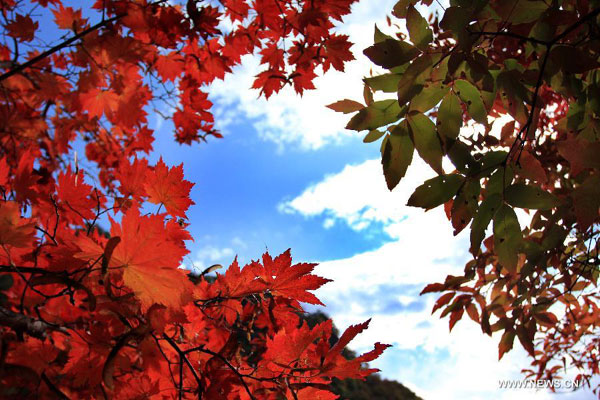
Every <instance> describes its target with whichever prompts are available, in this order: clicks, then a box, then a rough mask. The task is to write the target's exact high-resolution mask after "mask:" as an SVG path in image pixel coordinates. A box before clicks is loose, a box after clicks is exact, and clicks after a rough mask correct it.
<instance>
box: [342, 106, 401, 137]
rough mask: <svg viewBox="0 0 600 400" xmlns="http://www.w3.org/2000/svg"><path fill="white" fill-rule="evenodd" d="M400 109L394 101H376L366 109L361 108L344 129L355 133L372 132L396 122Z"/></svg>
mask: <svg viewBox="0 0 600 400" xmlns="http://www.w3.org/2000/svg"><path fill="white" fill-rule="evenodd" d="M400 113H401V109H400V105H399V104H398V102H397V101H396V100H394V99H390V100H381V101H376V102H374V103H373V104H371V105H370V106H368V107H365V108H363V109H362V110H360V111H359V112H358V114H356V115H355V116H354V117H352V119H351V120H350V122H348V125H346V129H352V130H355V131H362V130H373V129H377V128H379V127H382V126H385V125H388V124H391V123H392V122H396V121H397V120H398V118H399V116H400Z"/></svg>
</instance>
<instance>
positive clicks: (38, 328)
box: [0, 307, 66, 339]
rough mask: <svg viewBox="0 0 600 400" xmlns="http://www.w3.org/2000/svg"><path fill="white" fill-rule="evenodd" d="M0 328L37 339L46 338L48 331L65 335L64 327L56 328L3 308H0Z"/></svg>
mask: <svg viewBox="0 0 600 400" xmlns="http://www.w3.org/2000/svg"><path fill="white" fill-rule="evenodd" d="M0 326H6V327H9V328H11V329H12V330H14V331H15V332H17V333H19V334H22V333H26V334H28V335H29V336H33V337H35V338H38V339H44V338H46V333H47V331H49V330H52V331H60V332H63V333H66V328H64V327H60V328H57V327H56V326H53V325H50V324H48V323H47V322H44V321H41V320H39V319H35V318H31V317H29V316H27V315H23V314H18V313H16V312H13V311H11V310H8V309H6V308H4V307H0Z"/></svg>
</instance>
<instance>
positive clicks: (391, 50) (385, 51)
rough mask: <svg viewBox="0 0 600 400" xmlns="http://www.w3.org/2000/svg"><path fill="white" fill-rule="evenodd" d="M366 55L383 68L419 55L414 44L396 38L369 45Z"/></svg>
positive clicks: (400, 63)
mask: <svg viewBox="0 0 600 400" xmlns="http://www.w3.org/2000/svg"><path fill="white" fill-rule="evenodd" d="M363 53H364V55H365V56H367V57H369V59H370V60H371V61H373V62H374V63H375V64H377V65H379V66H381V67H383V68H387V69H390V68H393V67H396V66H398V65H402V64H405V63H407V62H409V61H410V60H412V59H413V58H415V57H416V56H418V55H419V50H417V49H416V48H415V47H414V46H413V45H411V44H410V43H407V42H402V41H399V40H396V39H386V40H383V41H381V42H379V43H375V44H374V45H373V46H371V47H367V48H366V49H365V50H364V51H363Z"/></svg>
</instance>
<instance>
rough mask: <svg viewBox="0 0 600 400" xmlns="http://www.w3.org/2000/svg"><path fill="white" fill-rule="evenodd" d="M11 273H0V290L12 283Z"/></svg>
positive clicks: (6, 288)
mask: <svg viewBox="0 0 600 400" xmlns="http://www.w3.org/2000/svg"><path fill="white" fill-rule="evenodd" d="M14 283H15V282H14V280H13V277H12V275H9V274H4V275H0V290H8V289H10V288H11V287H12V285H13V284H14Z"/></svg>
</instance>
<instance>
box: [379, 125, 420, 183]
mask: <svg viewBox="0 0 600 400" xmlns="http://www.w3.org/2000/svg"><path fill="white" fill-rule="evenodd" d="M413 153H414V145H413V143H412V141H411V140H410V136H409V134H408V124H407V122H406V120H404V121H402V122H401V123H400V124H398V125H397V126H395V127H394V128H393V129H392V133H391V135H388V136H387V141H386V143H385V146H384V149H383V154H382V157H381V164H382V165H383V175H384V176H385V182H386V183H387V186H388V189H389V190H392V189H393V188H394V187H396V185H397V184H398V182H400V179H402V178H403V177H404V175H405V174H406V170H407V169H408V166H409V165H410V163H411V162H412V158H413Z"/></svg>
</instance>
